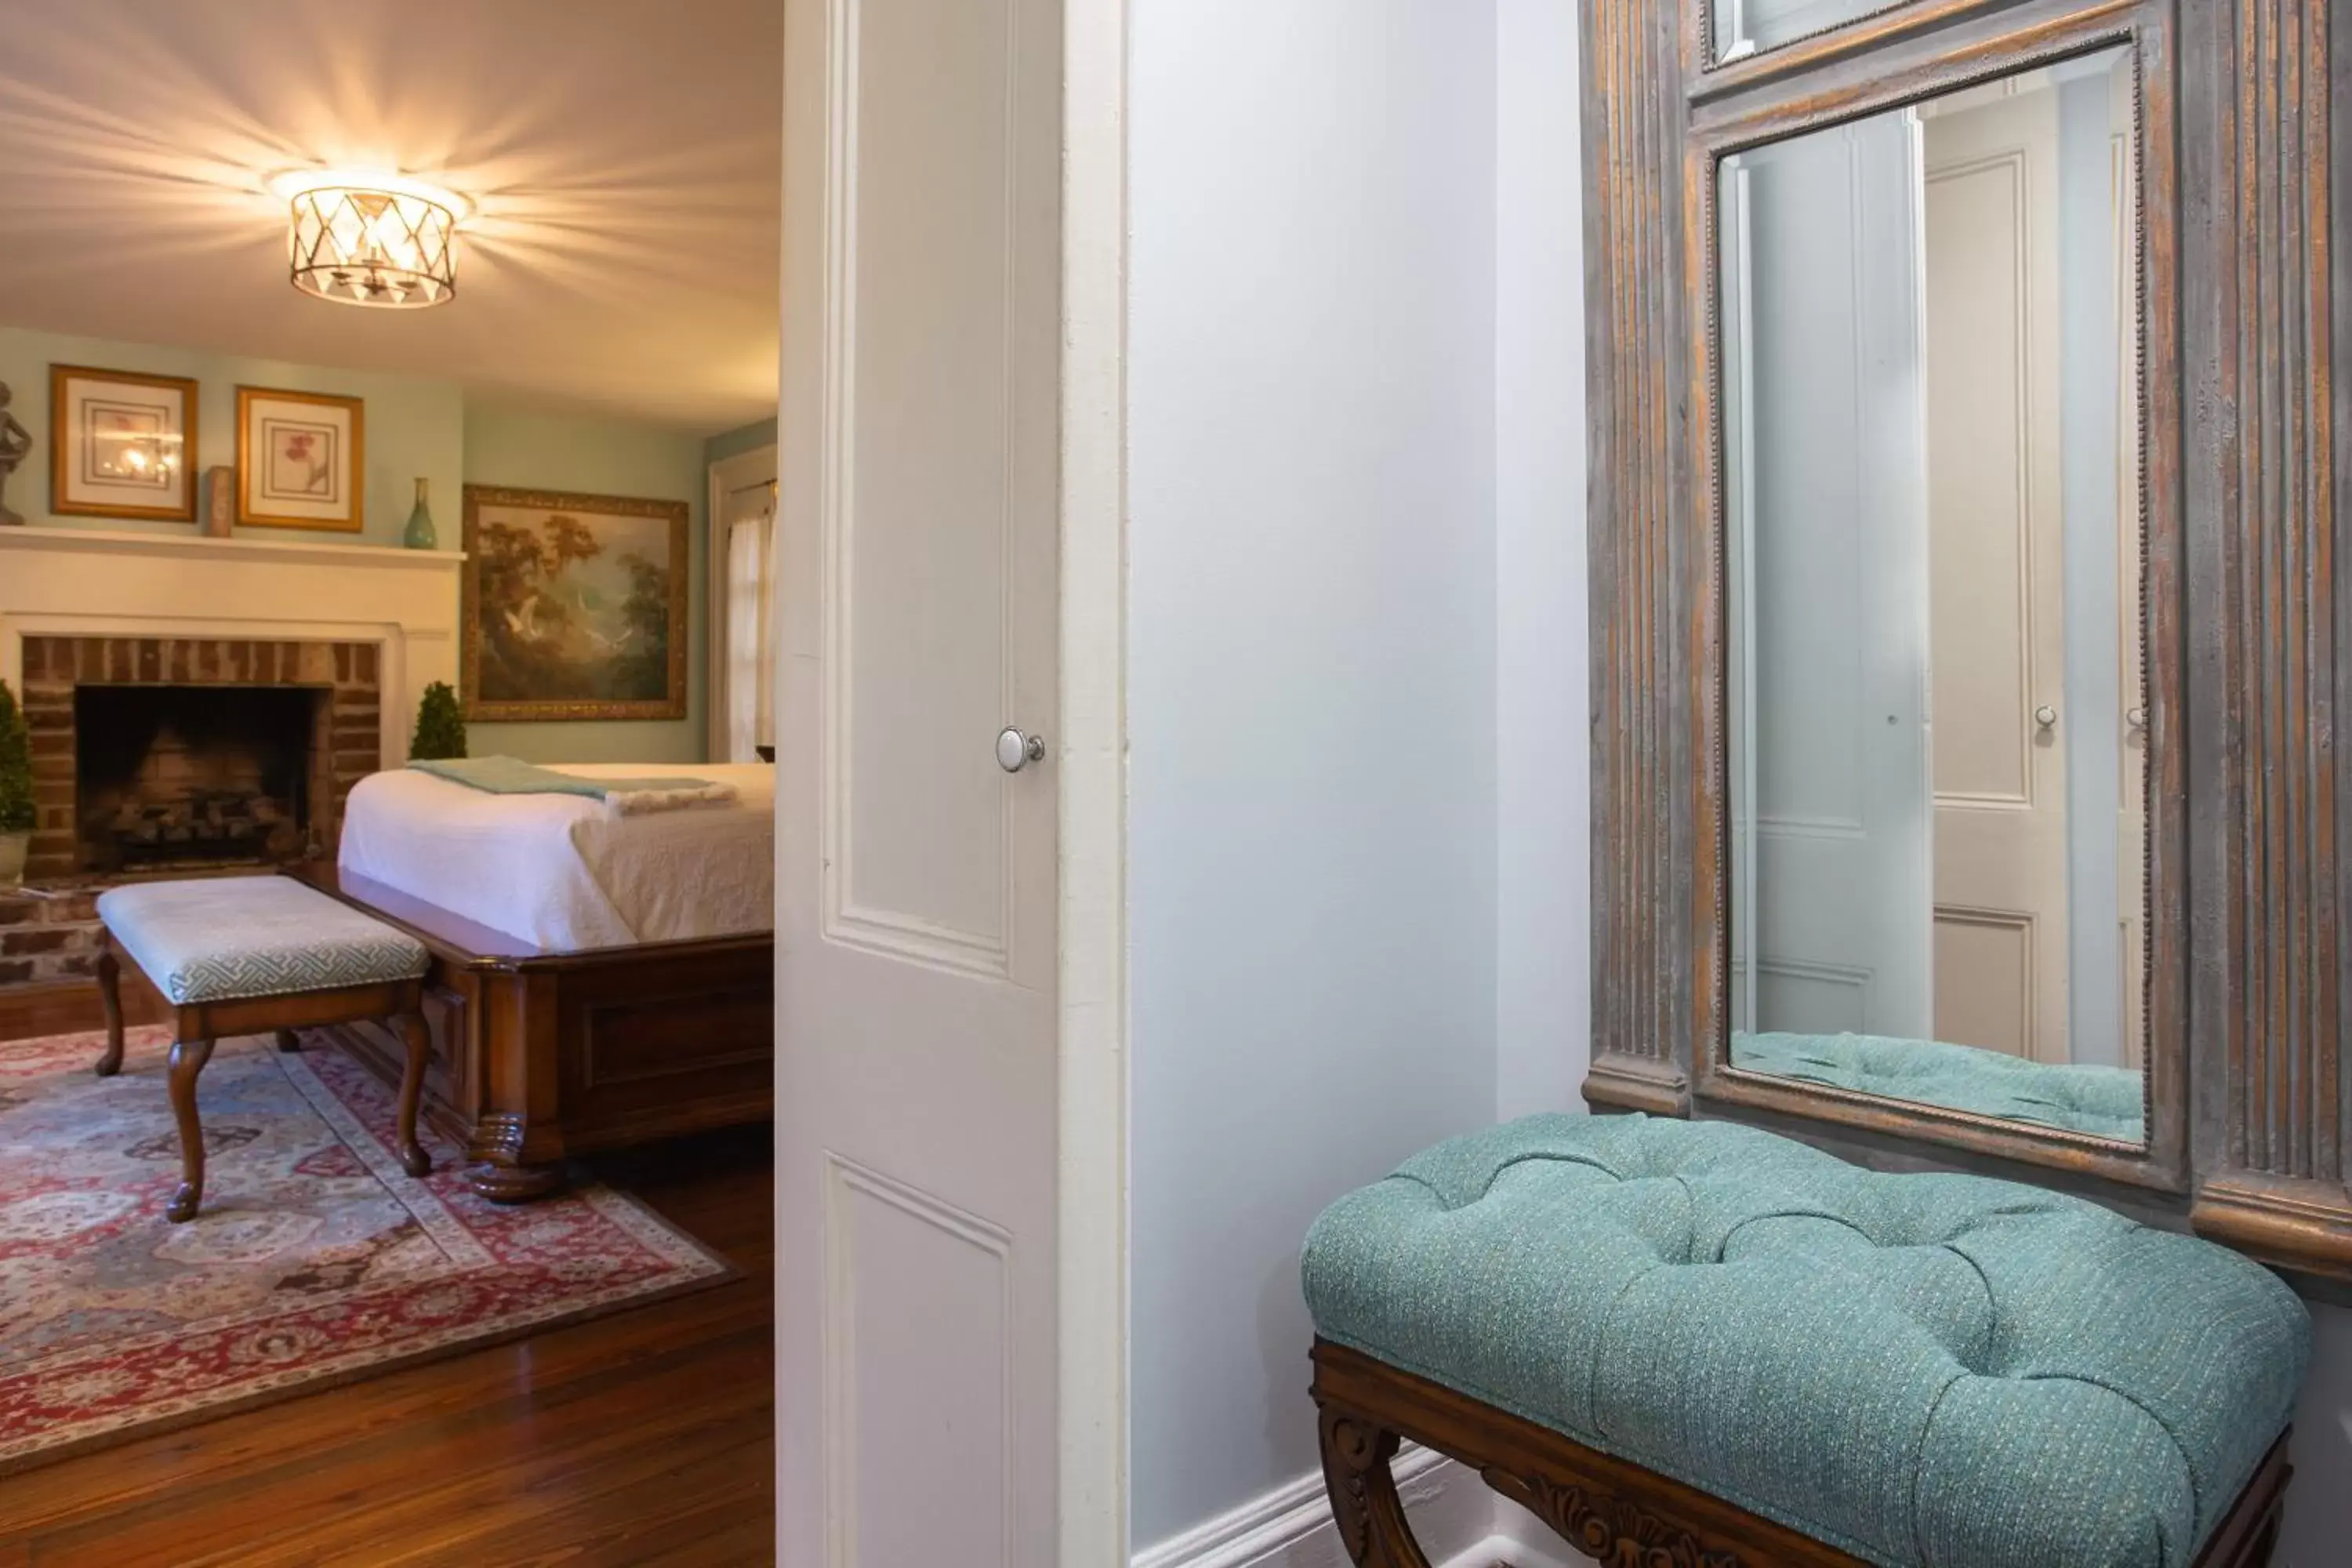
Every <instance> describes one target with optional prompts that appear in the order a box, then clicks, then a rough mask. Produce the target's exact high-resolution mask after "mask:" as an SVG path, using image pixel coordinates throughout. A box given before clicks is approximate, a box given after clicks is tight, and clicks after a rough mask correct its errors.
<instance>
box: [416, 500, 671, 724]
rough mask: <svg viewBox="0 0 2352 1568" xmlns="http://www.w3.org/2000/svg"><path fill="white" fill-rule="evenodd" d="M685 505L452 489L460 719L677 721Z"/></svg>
mask: <svg viewBox="0 0 2352 1568" xmlns="http://www.w3.org/2000/svg"><path fill="white" fill-rule="evenodd" d="M686 510H687V509H686V503H685V502H684V501H677V500H633V499H631V498H628V497H625V496H583V495H564V494H561V493H556V492H551V491H546V490H512V489H499V488H497V487H496V486H492V485H467V487H466V524H465V528H466V568H465V585H466V586H465V607H464V613H463V616H461V621H460V637H461V639H462V647H461V649H460V658H461V660H462V663H463V666H464V671H465V690H466V717H467V718H468V719H480V720H490V721H499V720H515V719H520V720H531V719H683V718H685V717H686V654H687V645H688V642H689V641H690V640H691V636H690V628H689V627H688V625H687V609H686V595H687V584H688V556H687V538H686Z"/></svg>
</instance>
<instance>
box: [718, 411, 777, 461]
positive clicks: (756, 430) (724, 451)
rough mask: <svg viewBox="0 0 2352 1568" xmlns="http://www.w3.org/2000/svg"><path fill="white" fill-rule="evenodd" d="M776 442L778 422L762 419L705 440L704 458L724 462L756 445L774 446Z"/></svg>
mask: <svg viewBox="0 0 2352 1568" xmlns="http://www.w3.org/2000/svg"><path fill="white" fill-rule="evenodd" d="M775 444H776V422H775V421H774V420H772V419H761V420H758V421H756V422H754V423H752V424H750V425H746V426H743V427H742V428H741V429H740V430H730V431H728V432H727V433H726V434H725V435H723V436H713V437H711V438H710V439H709V440H708V441H705V442H704V443H703V444H702V460H703V461H704V462H706V463H718V462H724V461H725V460H726V459H727V458H734V457H740V456H741V455H742V454H743V453H745V452H749V451H751V450H752V449H754V448H755V447H772V446H774V445H775Z"/></svg>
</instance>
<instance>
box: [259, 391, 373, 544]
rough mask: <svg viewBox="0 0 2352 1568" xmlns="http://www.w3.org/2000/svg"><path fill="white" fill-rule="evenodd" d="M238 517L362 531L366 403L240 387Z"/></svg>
mask: <svg viewBox="0 0 2352 1568" xmlns="http://www.w3.org/2000/svg"><path fill="white" fill-rule="evenodd" d="M236 521H237V524H238V526H240V527H244V528H304V529H316V530H321V531H327V532H331V533H357V532H359V531H362V529H364V528H366V526H367V404H366V402H365V400H364V399H362V398H357V397H338V396H335V395H332V394H330V393H323V392H289V391H287V390H285V389H284V388H281V387H273V386H240V387H238V388H237V389H236Z"/></svg>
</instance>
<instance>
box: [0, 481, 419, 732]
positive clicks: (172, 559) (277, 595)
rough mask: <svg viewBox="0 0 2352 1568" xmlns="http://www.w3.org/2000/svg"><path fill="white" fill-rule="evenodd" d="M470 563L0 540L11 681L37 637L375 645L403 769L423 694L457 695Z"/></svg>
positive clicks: (323, 551)
mask: <svg viewBox="0 0 2352 1568" xmlns="http://www.w3.org/2000/svg"><path fill="white" fill-rule="evenodd" d="M464 562H465V557H464V556H463V555H462V554H459V553H457V552H454V551H433V550H397V549H388V548H386V547H384V546H383V545H371V544H336V543H329V542H320V541H316V540H276V539H247V538H232V539H208V538H205V537H202V536H200V535H196V534H187V533H145V532H130V531H112V530H100V529H68V528H0V679H5V680H6V681H8V682H9V684H10V685H11V686H15V687H17V688H19V689H21V688H22V685H23V679H24V669H25V641H24V639H25V638H26V637H246V638H257V639H279V640H293V641H308V640H313V639H324V640H332V641H340V642H372V643H374V644H376V645H377V646H378V647H380V648H381V649H382V660H383V675H382V679H383V695H384V701H383V762H384V764H385V765H386V766H394V765H396V764H398V763H401V762H404V761H405V760H406V758H407V756H408V730H409V723H410V721H411V720H412V719H413V717H414V716H415V712H416V704H417V700H418V699H419V698H421V697H422V696H423V694H424V691H425V687H426V686H427V685H429V684H431V683H432V682H434V681H436V680H446V681H447V682H448V683H449V684H450V685H452V686H455V685H457V599H458V580H457V574H458V568H459V567H460V566H461V565H462V564H463V563H464Z"/></svg>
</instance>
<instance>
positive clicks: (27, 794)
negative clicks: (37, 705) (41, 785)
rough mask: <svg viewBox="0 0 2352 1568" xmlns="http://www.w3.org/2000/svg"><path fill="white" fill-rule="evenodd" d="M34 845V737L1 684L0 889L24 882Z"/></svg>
mask: <svg viewBox="0 0 2352 1568" xmlns="http://www.w3.org/2000/svg"><path fill="white" fill-rule="evenodd" d="M32 841H33V737H32V735H31V733H30V732H29V731H27V730H26V728H25V715H24V712H23V710H20V709H19V708H18V707H17V706H16V693H15V692H13V691H11V690H9V689H8V683H7V682H6V681H5V680H0V889H9V888H14V887H16V886H17V885H18V884H19V883H21V882H23V881H24V879H25V851H26V847H28V846H30V845H31V843H32Z"/></svg>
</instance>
